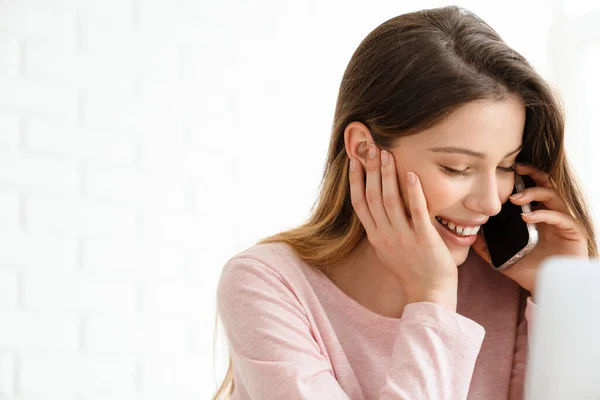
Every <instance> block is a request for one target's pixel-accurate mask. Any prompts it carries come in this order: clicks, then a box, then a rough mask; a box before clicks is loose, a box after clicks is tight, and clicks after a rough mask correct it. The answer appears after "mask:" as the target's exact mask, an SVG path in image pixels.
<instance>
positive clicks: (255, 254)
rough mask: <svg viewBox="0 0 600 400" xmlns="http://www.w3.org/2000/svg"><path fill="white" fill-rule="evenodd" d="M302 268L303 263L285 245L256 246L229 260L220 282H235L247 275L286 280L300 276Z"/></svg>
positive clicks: (224, 267) (268, 244) (267, 244)
mask: <svg viewBox="0 0 600 400" xmlns="http://www.w3.org/2000/svg"><path fill="white" fill-rule="evenodd" d="M303 268H305V266H304V265H303V262H302V261H301V260H300V259H299V258H298V256H297V255H296V254H295V253H294V251H293V250H292V249H291V248H290V247H289V246H288V245H286V244H285V243H266V244H257V245H254V246H252V247H250V248H247V249H245V250H243V251H241V252H239V253H238V254H236V255H234V256H233V257H232V258H231V259H229V260H228V261H227V262H226V263H225V265H224V266H223V270H222V272H221V279H220V280H221V281H224V280H234V281H235V280H236V279H237V278H241V277H244V276H249V275H252V276H264V277H266V276H272V277H274V276H279V277H280V278H281V279H282V280H288V279H290V278H292V277H294V276H296V275H298V274H299V273H300V274H301V273H302V272H301V270H302V269H303ZM231 283H233V282H231Z"/></svg>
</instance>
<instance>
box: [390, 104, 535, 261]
mask: <svg viewBox="0 0 600 400" xmlns="http://www.w3.org/2000/svg"><path fill="white" fill-rule="evenodd" d="M524 126H525V106H524V105H523V103H522V102H521V101H520V100H517V99H514V98H510V99H508V100H506V101H498V102H494V101H483V100H482V101H476V102H471V103H469V104H467V105H465V106H463V107H462V108H460V109H458V110H457V111H456V112H455V113H453V114H452V115H451V116H450V117H448V118H447V119H445V120H444V121H443V122H441V123H440V124H438V125H436V126H435V127H432V128H430V129H428V130H426V131H423V132H422V133H419V134H417V135H412V136H408V137H403V138H401V139H400V140H398V142H397V144H396V145H395V146H394V148H393V149H390V150H391V152H392V153H393V155H394V158H395V160H396V168H397V170H398V176H399V178H400V186H401V192H402V197H403V199H406V182H405V181H406V174H407V173H408V172H409V171H412V172H415V173H416V174H417V175H418V176H419V178H420V179H421V182H422V185H423V190H424V193H425V197H426V199H427V206H428V208H429V213H430V216H431V222H432V223H433V224H435V226H436V228H437V229H438V231H439V232H440V234H441V236H442V238H443V239H444V242H445V243H446V245H447V246H448V248H449V249H450V252H451V253H452V255H453V257H454V260H455V261H456V263H457V265H459V264H462V263H463V262H464V261H465V259H466V258H467V254H468V251H469V247H470V245H471V244H472V240H468V239H466V238H465V239H466V240H465V239H462V238H460V237H459V236H458V235H457V234H456V231H457V230H458V231H459V230H460V228H458V227H463V228H469V229H471V232H473V229H477V228H478V227H479V226H480V225H482V224H484V223H485V222H486V221H487V219H488V218H489V217H490V216H492V215H496V214H497V213H499V212H500V208H501V206H502V203H504V202H505V201H507V199H508V197H509V196H510V195H511V193H512V190H513V185H514V173H513V167H514V163H515V158H516V157H517V154H518V153H519V150H520V148H521V143H522V138H523V130H524ZM405 202H406V200H405ZM451 224H454V227H453V226H452V225H451ZM448 226H450V228H452V227H453V228H454V231H455V232H450V231H449V228H448ZM463 233H467V234H468V233H469V232H465V231H464V229H463ZM473 237H474V236H471V238H473Z"/></svg>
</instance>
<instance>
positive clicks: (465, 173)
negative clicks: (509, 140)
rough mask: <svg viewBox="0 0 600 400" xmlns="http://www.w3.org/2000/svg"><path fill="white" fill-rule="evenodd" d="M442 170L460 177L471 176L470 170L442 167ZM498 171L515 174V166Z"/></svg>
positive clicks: (501, 168) (500, 168)
mask: <svg viewBox="0 0 600 400" xmlns="http://www.w3.org/2000/svg"><path fill="white" fill-rule="evenodd" d="M442 169H443V170H444V172H446V173H447V174H450V175H460V176H468V175H469V173H468V168H467V169H464V170H458V169H454V168H450V167H445V166H442ZM498 169H499V170H500V172H503V173H506V174H512V173H513V172H515V166H514V165H511V166H510V167H508V168H504V167H498Z"/></svg>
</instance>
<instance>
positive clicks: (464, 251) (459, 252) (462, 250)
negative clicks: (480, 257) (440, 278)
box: [450, 246, 471, 266]
mask: <svg viewBox="0 0 600 400" xmlns="http://www.w3.org/2000/svg"><path fill="white" fill-rule="evenodd" d="M470 248H471V246H469V247H455V248H453V249H450V254H452V258H454V262H456V266H460V265H461V264H463V263H464V262H465V261H466V260H467V257H468V256H469V249H470Z"/></svg>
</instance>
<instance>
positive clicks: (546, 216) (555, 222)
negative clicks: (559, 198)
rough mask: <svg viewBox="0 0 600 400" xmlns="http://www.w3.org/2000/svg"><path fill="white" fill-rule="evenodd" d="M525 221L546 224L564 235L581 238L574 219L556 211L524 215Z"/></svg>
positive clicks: (540, 211)
mask: <svg viewBox="0 0 600 400" xmlns="http://www.w3.org/2000/svg"><path fill="white" fill-rule="evenodd" d="M523 221H525V222H528V223H530V224H540V223H545V224H548V225H552V226H555V227H557V228H558V229H560V230H561V231H562V233H563V235H565V236H568V237H572V236H579V235H580V233H581V232H580V230H579V226H578V225H577V223H576V222H575V220H574V219H573V218H571V217H570V216H568V215H567V214H564V213H561V212H559V211H554V210H536V211H532V212H530V213H526V214H523Z"/></svg>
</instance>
